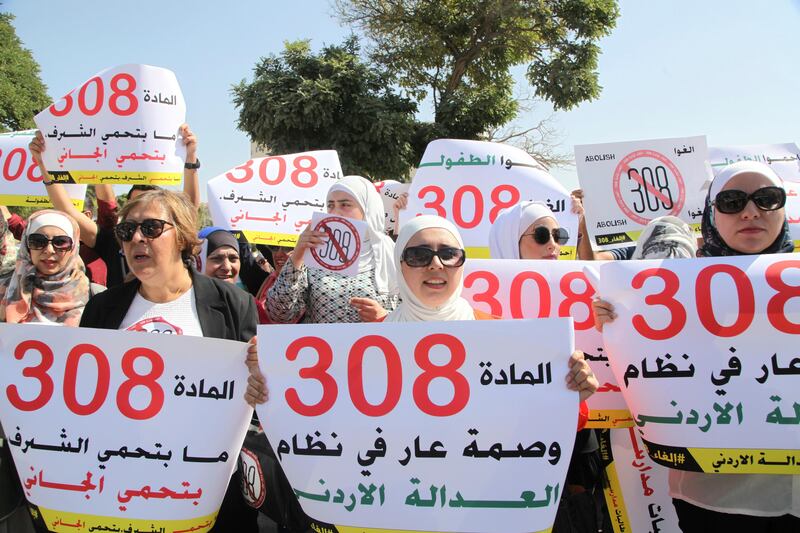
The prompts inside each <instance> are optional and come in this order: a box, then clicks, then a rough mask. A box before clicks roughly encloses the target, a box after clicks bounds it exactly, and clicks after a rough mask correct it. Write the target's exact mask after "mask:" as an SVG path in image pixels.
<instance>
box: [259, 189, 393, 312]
mask: <svg viewBox="0 0 800 533" xmlns="http://www.w3.org/2000/svg"><path fill="white" fill-rule="evenodd" d="M327 205H328V213H330V214H333V215H339V216H343V217H348V218H354V219H357V220H363V221H365V222H366V223H367V226H368V228H367V237H366V239H365V241H364V242H363V243H362V246H361V255H360V256H359V258H358V274H357V275H355V276H350V277H347V276H342V275H339V274H335V273H332V272H326V271H322V270H316V269H308V268H306V266H305V264H304V263H303V256H304V255H305V252H306V250H308V249H310V248H314V247H320V246H322V245H324V244H325V243H326V242H327V241H326V239H327V237H326V234H325V233H324V232H321V231H313V230H312V229H311V227H310V226H309V227H307V228H306V229H305V231H303V233H301V234H300V237H299V238H298V240H297V244H296V246H295V250H294V253H293V254H292V256H291V258H290V260H289V261H287V262H286V264H285V266H284V267H283V269H282V270H281V273H280V274H279V275H278V278H277V280H276V281H275V284H274V285H273V286H272V287H271V288H270V289H269V291H268V293H267V313H268V314H269V318H270V319H271V320H272V322H274V323H283V324H286V323H292V322H293V321H295V320H296V317H297V316H299V315H301V314H304V316H303V319H302V321H303V322H305V323H312V324H316V323H323V322H362V321H365V320H371V319H374V318H375V317H377V316H379V315H381V314H385V311H384V309H388V310H391V309H394V308H395V306H396V305H397V294H396V293H397V270H396V268H395V266H394V262H393V261H392V253H393V250H394V243H393V242H392V240H391V239H390V238H389V237H388V236H387V235H386V234H385V233H384V223H385V215H384V212H383V203H382V202H381V198H380V195H379V194H378V192H377V191H376V190H375V187H374V186H373V185H372V183H371V182H369V181H368V180H366V179H365V178H362V177H361V176H345V177H344V178H342V179H341V180H339V181H338V182H337V183H335V184H334V185H333V186H332V187H331V188H330V190H329V191H328V197H327ZM373 301H375V302H377V304H375V303H372V302H373Z"/></svg>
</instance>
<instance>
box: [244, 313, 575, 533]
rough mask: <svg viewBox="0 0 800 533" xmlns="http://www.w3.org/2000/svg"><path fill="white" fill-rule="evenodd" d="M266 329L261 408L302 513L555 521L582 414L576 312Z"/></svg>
mask: <svg viewBox="0 0 800 533" xmlns="http://www.w3.org/2000/svg"><path fill="white" fill-rule="evenodd" d="M264 328H265V326H259V335H260V336H261V338H267V337H268V338H269V342H268V343H263V344H262V343H259V347H258V348H259V363H260V366H261V369H262V371H263V372H264V373H265V375H268V376H269V382H270V401H269V402H267V403H266V404H263V405H260V406H258V407H257V411H258V415H259V418H260V419H261V420H269V421H270V422H269V424H265V426H264V430H265V433H266V435H267V437H268V438H269V441H270V442H271V443H272V445H273V447H274V449H275V451H276V454H277V457H278V458H279V460H280V461H281V465H282V467H283V470H284V472H285V473H286V475H287V477H288V479H289V481H290V482H291V484H292V487H293V488H294V489H295V493H296V494H297V495H298V500H299V502H300V504H301V505H302V507H303V509H304V510H305V512H306V513H307V514H309V515H310V516H312V517H314V518H316V519H319V520H324V521H326V522H329V523H331V524H336V527H337V529H338V530H339V531H362V529H361V528H380V529H381V531H384V530H386V529H391V530H392V531H396V530H413V531H440V532H447V531H451V532H462V531H463V532H466V531H469V532H477V531H498V530H503V531H508V532H511V533H513V532H531V531H543V530H547V529H548V528H549V527H550V526H551V525H552V523H553V519H554V518H555V513H556V508H557V507H558V501H559V498H560V494H561V493H562V491H563V488H564V478H565V476H566V472H567V466H568V464H569V457H570V454H571V451H572V446H573V444H574V441H575V429H576V422H577V413H578V394H577V393H575V392H573V391H569V390H568V389H567V387H566V384H565V383H564V376H565V375H566V372H567V360H568V358H569V356H570V354H571V352H572V325H571V320H569V319H546V320H487V321H483V322H481V323H480V327H476V323H475V322H472V321H469V322H467V321H453V322H418V323H403V324H395V323H384V324H315V325H306V324H302V325H292V326H285V325H280V326H277V325H272V326H266V328H268V330H267V329H264ZM531 339H536V346H537V350H536V351H532V350H531V349H530V346H531V344H530V342H531ZM500 376H503V377H505V379H499V377H500ZM543 406H547V408H546V409H543ZM521 471H524V472H525V475H520V472H521ZM348 528H353V529H348ZM355 528H359V529H355Z"/></svg>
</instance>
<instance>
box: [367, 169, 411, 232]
mask: <svg viewBox="0 0 800 533" xmlns="http://www.w3.org/2000/svg"><path fill="white" fill-rule="evenodd" d="M410 186H411V184H410V183H400V182H399V181H395V180H384V181H376V182H375V188H376V189H377V190H378V194H380V195H381V201H382V202H383V214H384V216H385V217H386V219H385V220H386V230H385V231H386V234H387V235H392V234H396V233H397V232H396V231H395V227H396V225H397V219H396V218H395V211H394V203H395V202H396V201H397V199H398V198H400V195H402V194H404V193H408V188H409V187H410Z"/></svg>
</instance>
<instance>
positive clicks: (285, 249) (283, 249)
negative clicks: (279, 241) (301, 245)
mask: <svg viewBox="0 0 800 533" xmlns="http://www.w3.org/2000/svg"><path fill="white" fill-rule="evenodd" d="M267 248H268V249H269V251H270V252H272V253H274V254H279V253H281V252H283V253H285V254H288V253H289V252H291V251H292V250H294V248H292V247H291V246H278V245H276V244H268V245H267Z"/></svg>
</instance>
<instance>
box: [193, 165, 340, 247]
mask: <svg viewBox="0 0 800 533" xmlns="http://www.w3.org/2000/svg"><path fill="white" fill-rule="evenodd" d="M341 177H342V167H341V165H340V164H339V156H338V155H336V151H335V150H320V151H316V152H303V153H300V154H290V155H280V156H270V157H260V158H256V159H249V160H248V161H246V162H245V163H244V164H242V165H239V166H238V167H236V168H233V169H231V170H229V171H228V172H226V173H225V174H222V175H220V176H217V177H215V178H213V179H211V180H210V181H209V182H208V208H209V210H210V211H211V218H212V219H213V220H214V225H216V226H220V227H222V228H226V229H230V230H237V231H243V232H244V234H245V236H246V237H247V240H248V241H249V242H251V243H257V244H274V245H278V246H288V247H293V246H294V245H295V243H296V242H297V238H298V236H299V235H300V233H301V232H302V231H303V230H304V229H305V228H306V226H307V225H308V224H309V223H310V222H311V215H312V214H313V213H314V212H315V211H324V210H325V207H326V203H325V201H326V197H327V195H328V189H330V188H331V185H333V184H334V183H336V180H338V179H340V178H341Z"/></svg>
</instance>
